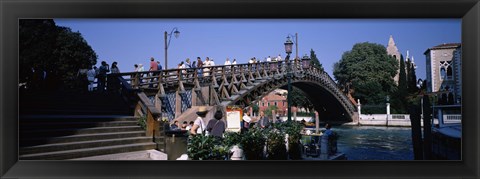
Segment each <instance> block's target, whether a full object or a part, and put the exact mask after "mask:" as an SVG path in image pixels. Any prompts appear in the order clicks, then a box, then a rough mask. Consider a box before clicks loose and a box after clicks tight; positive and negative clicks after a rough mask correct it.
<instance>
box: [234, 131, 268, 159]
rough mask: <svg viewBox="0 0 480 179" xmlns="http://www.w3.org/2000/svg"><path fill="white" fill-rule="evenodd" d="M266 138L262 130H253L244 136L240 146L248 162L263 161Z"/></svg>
mask: <svg viewBox="0 0 480 179" xmlns="http://www.w3.org/2000/svg"><path fill="white" fill-rule="evenodd" d="M265 141H266V139H265V136H264V134H263V133H262V131H261V130H259V129H257V128H252V129H250V130H248V131H247V132H245V133H244V134H243V137H242V139H241V141H240V145H241V147H242V149H243V152H244V154H245V158H246V159H247V160H261V159H263V148H264V146H265Z"/></svg>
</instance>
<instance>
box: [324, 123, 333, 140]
mask: <svg viewBox="0 0 480 179" xmlns="http://www.w3.org/2000/svg"><path fill="white" fill-rule="evenodd" d="M331 128H332V126H330V124H328V123H327V124H325V132H324V133H323V135H324V136H326V137H329V136H331V135H333V131H332V130H331Z"/></svg>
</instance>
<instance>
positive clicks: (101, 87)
mask: <svg viewBox="0 0 480 179" xmlns="http://www.w3.org/2000/svg"><path fill="white" fill-rule="evenodd" d="M108 72H110V69H109V67H108V64H107V62H105V61H102V65H101V66H100V68H99V70H98V77H97V78H98V91H99V92H104V91H105V82H106V80H107V73H108Z"/></svg>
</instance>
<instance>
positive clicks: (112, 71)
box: [110, 62, 120, 73]
mask: <svg viewBox="0 0 480 179" xmlns="http://www.w3.org/2000/svg"><path fill="white" fill-rule="evenodd" d="M110 70H111V73H120V69H118V66H117V62H113V63H112V67H111V68H110Z"/></svg>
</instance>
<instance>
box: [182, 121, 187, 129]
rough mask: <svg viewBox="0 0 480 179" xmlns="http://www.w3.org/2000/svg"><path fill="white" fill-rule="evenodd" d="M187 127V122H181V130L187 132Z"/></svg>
mask: <svg viewBox="0 0 480 179" xmlns="http://www.w3.org/2000/svg"><path fill="white" fill-rule="evenodd" d="M187 126H188V122H187V121H183V123H182V127H181V129H182V130H187Z"/></svg>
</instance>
